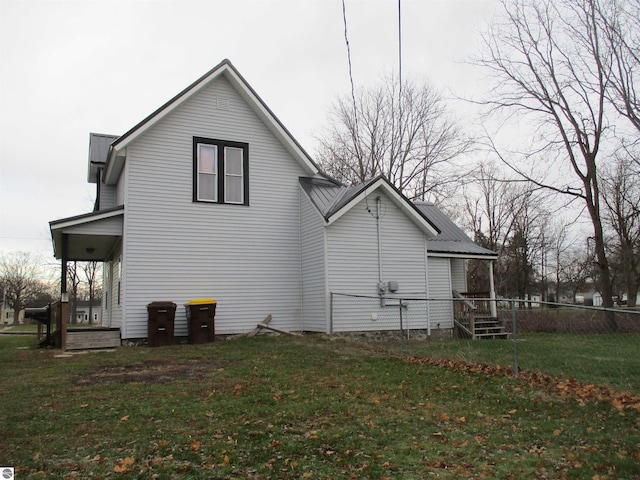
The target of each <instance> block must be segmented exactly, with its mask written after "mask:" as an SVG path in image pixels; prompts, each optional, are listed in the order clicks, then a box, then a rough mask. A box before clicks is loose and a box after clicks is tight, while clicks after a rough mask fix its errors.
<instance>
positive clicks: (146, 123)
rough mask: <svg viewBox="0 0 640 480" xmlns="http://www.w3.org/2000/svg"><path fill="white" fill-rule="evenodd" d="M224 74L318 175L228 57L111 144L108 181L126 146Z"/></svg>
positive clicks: (115, 172) (115, 175) (114, 175)
mask: <svg viewBox="0 0 640 480" xmlns="http://www.w3.org/2000/svg"><path fill="white" fill-rule="evenodd" d="M222 76H224V78H225V79H226V80H228V81H229V82H230V83H231V85H233V87H234V88H235V89H236V91H237V92H238V93H239V94H240V96H241V97H242V98H243V99H244V100H245V101H246V102H247V104H248V105H249V106H250V107H251V108H252V109H253V110H254V111H255V112H256V114H257V115H258V117H259V118H260V119H261V120H262V121H263V122H264V123H265V124H266V126H267V127H268V128H269V130H270V131H271V133H273V134H274V135H275V137H276V138H278V140H279V141H280V142H281V143H282V144H283V145H284V147H285V148H286V149H287V151H288V152H289V153H290V154H291V155H292V156H293V158H295V159H296V160H297V161H298V162H299V163H300V165H302V167H303V168H304V170H305V171H306V172H307V174H308V175H316V174H317V173H318V172H319V171H320V168H319V167H318V165H317V164H316V163H315V162H314V161H313V160H312V158H311V157H310V156H309V154H308V153H307V152H306V151H305V150H304V148H302V146H301V145H300V144H299V143H298V141H297V140H296V139H295V138H293V135H291V133H290V132H289V130H287V128H286V127H285V126H284V125H283V124H282V122H280V120H279V119H278V118H277V117H276V116H275V114H274V113H273V112H272V111H271V109H270V108H269V107H268V106H267V104H266V103H264V101H263V100H262V99H261V98H260V97H259V96H258V94H257V93H256V92H255V90H253V88H252V87H251V86H250V85H249V84H248V83H247V81H246V80H245V79H244V77H243V76H242V75H240V72H238V70H236V68H235V67H234V66H233V64H232V63H231V62H230V61H229V60H227V59H225V60H223V61H222V62H220V63H219V64H218V65H216V66H215V67H214V68H212V69H211V70H210V71H208V72H207V73H205V74H204V75H203V76H202V77H200V78H199V79H198V80H196V81H195V82H193V83H192V84H191V85H189V86H188V87H187V88H185V89H184V90H183V91H181V92H180V93H178V94H177V95H176V96H175V97H173V98H172V99H171V100H169V101H168V102H167V103H165V104H164V105H162V106H161V107H160V108H158V109H157V110H156V111H155V112H153V113H152V114H151V115H149V116H148V117H147V118H145V119H144V120H142V121H141V122H140V123H138V124H137V125H136V126H134V127H133V128H132V129H130V130H129V131H128V132H126V133H125V134H124V135H122V136H121V137H119V138H118V139H117V140H116V141H115V142H113V144H112V145H111V146H110V147H109V151H108V155H107V160H106V172H105V182H106V183H114V182H115V181H117V178H118V176H119V175H120V171H121V169H122V166H123V164H124V159H125V158H126V148H127V146H128V145H130V144H131V143H132V142H134V141H135V140H136V139H137V138H138V137H139V136H140V135H142V134H143V133H145V132H146V131H147V130H148V129H150V128H151V127H153V126H154V125H155V124H156V123H158V122H159V121H160V120H162V119H163V118H164V117H165V116H167V115H168V114H169V113H171V112H172V111H173V110H175V109H176V108H177V107H179V106H180V105H182V104H183V103H184V102H185V101H187V100H188V99H189V98H191V97H192V96H193V95H195V94H196V93H198V92H199V91H200V90H201V89H202V88H204V87H205V86H207V85H208V84H209V83H211V82H212V81H214V80H215V79H217V78H220V77H222Z"/></svg>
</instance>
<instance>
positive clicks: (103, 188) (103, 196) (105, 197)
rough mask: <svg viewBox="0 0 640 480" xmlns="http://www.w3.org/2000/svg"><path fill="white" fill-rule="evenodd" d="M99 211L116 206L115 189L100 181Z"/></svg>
mask: <svg viewBox="0 0 640 480" xmlns="http://www.w3.org/2000/svg"><path fill="white" fill-rule="evenodd" d="M99 203H100V210H106V209H108V208H113V207H115V206H117V204H116V187H115V186H114V185H106V184H105V183H103V182H102V180H100V199H99Z"/></svg>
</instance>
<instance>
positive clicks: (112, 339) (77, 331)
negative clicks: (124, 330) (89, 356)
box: [65, 327, 120, 350]
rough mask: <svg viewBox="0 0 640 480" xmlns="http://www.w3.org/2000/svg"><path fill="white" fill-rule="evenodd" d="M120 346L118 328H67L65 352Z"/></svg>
mask: <svg viewBox="0 0 640 480" xmlns="http://www.w3.org/2000/svg"><path fill="white" fill-rule="evenodd" d="M119 346H120V329H119V328H90V327H87V328H68V329H67V342H66V348H65V350H89V349H93V348H115V347H119Z"/></svg>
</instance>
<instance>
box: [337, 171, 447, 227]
mask: <svg viewBox="0 0 640 480" xmlns="http://www.w3.org/2000/svg"><path fill="white" fill-rule="evenodd" d="M378 188H382V189H383V190H384V191H385V193H387V195H388V196H389V198H390V199H391V201H392V202H393V203H394V204H395V205H396V206H397V207H398V208H400V210H402V211H403V213H405V214H406V215H407V216H408V217H409V218H410V219H411V220H413V222H414V223H415V224H416V225H417V226H418V227H419V228H420V229H421V230H422V231H423V232H424V233H425V234H427V235H429V236H431V237H435V236H436V235H438V234H439V233H440V230H439V229H438V228H437V227H436V226H435V225H434V224H433V223H431V221H430V220H429V219H428V218H427V217H425V216H424V215H423V213H422V212H421V211H420V210H418V209H417V208H416V206H415V205H414V204H413V203H411V201H409V199H407V197H405V196H404V195H403V194H402V193H401V192H400V191H399V190H398V189H397V188H395V187H394V186H393V185H392V184H391V183H390V182H389V181H388V180H387V179H386V178H384V177H383V176H378V177H376V178H373V179H372V180H370V181H369V182H367V183H365V184H363V186H362V188H361V189H360V190H359V191H358V192H356V193H355V194H354V195H353V196H352V197H351V199H349V201H348V202H346V203H345V204H344V205H342V206H341V207H340V208H339V209H337V210H336V211H334V212H330V213H329V214H327V216H326V217H325V220H326V221H327V224H329V225H330V224H332V223H334V222H335V221H336V220H338V219H339V218H340V217H342V215H344V214H345V213H347V212H348V211H349V210H350V209H351V208H352V207H353V206H354V205H356V204H357V203H359V202H360V201H361V200H363V199H364V198H365V197H368V196H369V195H371V194H373V192H375V191H376V190H377V189H378Z"/></svg>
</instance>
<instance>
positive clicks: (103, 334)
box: [38, 206, 124, 350]
mask: <svg viewBox="0 0 640 480" xmlns="http://www.w3.org/2000/svg"><path fill="white" fill-rule="evenodd" d="M123 219H124V206H119V207H115V208H110V209H105V210H99V211H96V212H92V213H88V214H85V215H79V216H76V217H70V218H63V219H60V220H54V221H52V222H50V223H49V225H50V228H51V238H52V240H53V249H54V256H55V257H56V258H57V259H60V261H61V277H60V300H59V301H57V302H54V303H52V304H51V306H50V316H51V318H50V325H49V327H48V330H49V332H48V333H47V334H46V335H45V333H44V327H45V325H40V326H39V332H38V338H39V340H41V341H43V342H44V343H45V344H47V345H51V346H54V347H56V348H61V349H62V350H84V349H92V348H113V347H117V346H120V344H121V340H120V329H119V328H107V327H83V328H76V327H69V328H68V327H67V320H68V302H69V294H68V292H67V275H66V272H67V264H68V262H72V261H101V262H104V261H108V260H109V259H110V258H111V257H112V256H113V255H114V252H115V251H116V250H117V248H118V245H119V244H120V243H121V242H122V236H123ZM112 293H113V292H107V294H110V295H109V296H110V297H111V298H113V295H112ZM107 325H110V323H107Z"/></svg>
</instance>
